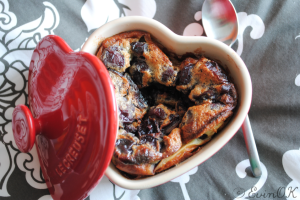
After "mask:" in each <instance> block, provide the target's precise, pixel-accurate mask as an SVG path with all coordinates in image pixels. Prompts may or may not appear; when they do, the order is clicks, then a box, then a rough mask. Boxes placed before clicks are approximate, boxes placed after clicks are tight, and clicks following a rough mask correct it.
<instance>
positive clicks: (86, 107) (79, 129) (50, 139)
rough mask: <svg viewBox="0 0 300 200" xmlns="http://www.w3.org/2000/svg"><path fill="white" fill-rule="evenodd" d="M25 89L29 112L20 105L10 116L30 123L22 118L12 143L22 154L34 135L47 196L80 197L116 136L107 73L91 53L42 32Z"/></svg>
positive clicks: (91, 183) (106, 158) (100, 172)
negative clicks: (21, 130)
mask: <svg viewBox="0 0 300 200" xmlns="http://www.w3.org/2000/svg"><path fill="white" fill-rule="evenodd" d="M28 87H29V96H28V99H29V105H30V111H31V113H32V115H31V114H30V113H29V114H28V112H29V111H28V110H26V108H25V109H20V106H18V107H16V110H15V111H14V115H15V116H20V117H19V118H17V119H21V118H22V119H29V120H27V121H30V122H32V124H30V123H27V122H26V123H25V121H26V120H23V121H24V123H23V124H26V125H24V127H25V128H24V130H28V134H27V132H26V131H23V132H24V133H23V132H22V133H23V135H25V136H26V137H25V136H20V133H21V132H20V131H19V134H18V132H17V131H15V130H17V128H14V129H15V130H14V136H15V137H16V136H19V138H26V141H25V140H20V139H18V140H17V139H16V143H17V145H18V147H22V145H23V146H24V148H20V150H23V151H24V152H26V151H29V150H30V149H31V147H32V144H31V143H29V142H28V141H30V139H31V140H32V138H35V144H36V147H37V151H38V155H39V160H40V164H41V168H42V172H43V176H44V179H45V181H46V183H47V186H48V189H49V191H50V193H51V195H52V197H53V199H60V200H64V199H72V200H73V199H74V200H76V199H84V198H85V197H86V196H87V195H88V193H89V192H90V191H91V190H92V189H93V188H94V187H95V186H96V185H97V184H98V182H99V181H100V179H101V177H102V176H103V174H104V172H105V170H106V168H107V167H108V165H109V163H110V160H111V156H112V153H113V149H114V144H115V139H116V134H117V128H118V125H117V123H118V121H117V120H118V118H117V107H116V103H115V96H114V88H113V85H112V83H111V80H110V77H109V74H108V72H107V70H106V68H105V66H104V65H103V64H102V62H101V61H100V60H99V59H98V58H97V57H95V56H93V55H91V54H89V53H84V52H73V51H72V49H70V47H69V46H68V45H67V44H66V43H65V42H64V40H63V39H61V38H60V37H58V36H47V37H45V38H43V39H42V40H41V41H40V42H39V44H38V45H37V47H36V49H35V50H34V52H33V55H32V60H31V63H30V67H29V78H28ZM32 117H33V118H34V119H33V118H32ZM15 121H16V120H15ZM15 121H14V120H13V127H16V126H17V125H16V123H15ZM19 121H20V120H19ZM18 130H20V129H19V128H18ZM25 133H26V134H27V135H26V134H25ZM35 135H36V136H35ZM28 138H29V140H28Z"/></svg>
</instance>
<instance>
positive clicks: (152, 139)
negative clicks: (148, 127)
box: [140, 135, 157, 147]
mask: <svg viewBox="0 0 300 200" xmlns="http://www.w3.org/2000/svg"><path fill="white" fill-rule="evenodd" d="M156 140H157V139H156V138H155V137H152V136H151V135H145V136H143V137H142V138H141V139H140V144H146V143H149V144H151V145H152V146H154V147H156Z"/></svg>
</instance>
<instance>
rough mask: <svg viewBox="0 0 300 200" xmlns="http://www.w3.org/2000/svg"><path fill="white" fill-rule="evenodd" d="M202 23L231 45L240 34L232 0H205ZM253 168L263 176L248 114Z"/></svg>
mask: <svg viewBox="0 0 300 200" xmlns="http://www.w3.org/2000/svg"><path fill="white" fill-rule="evenodd" d="M202 24H203V28H204V30H205V33H206V35H207V37H210V38H214V39H217V40H220V41H221V42H224V43H225V44H227V45H228V46H231V45H232V44H233V43H234V42H235V41H236V38H237V35H238V18H237V14H236V11H235V8H234V6H233V5H232V3H231V2H230V0H205V1H204V3H203V6H202ZM242 130H243V133H244V139H245V143H246V148H247V152H248V156H249V160H250V165H251V170H252V173H253V175H254V176H255V177H260V176H261V167H260V160H259V156H258V153H257V148H256V144H255V140H254V137H253V133H252V129H251V125H250V121H249V117H248V115H247V116H246V119H245V121H244V122H243V124H242Z"/></svg>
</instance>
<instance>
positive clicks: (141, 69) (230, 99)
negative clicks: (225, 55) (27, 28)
mask: <svg viewBox="0 0 300 200" xmlns="http://www.w3.org/2000/svg"><path fill="white" fill-rule="evenodd" d="M159 46H160V44H158V43H156V42H154V41H153V40H152V38H151V35H150V34H149V33H146V32H142V31H130V32H124V33H120V34H117V35H115V36H112V37H110V38H107V39H105V40H104V41H103V42H102V44H101V46H100V47H99V50H98V52H97V57H98V58H99V59H101V60H102V61H103V63H104V64H105V66H106V67H107V69H108V70H109V74H110V77H111V79H112V82H113V84H114V87H115V93H116V99H117V104H118V108H119V132H118V136H117V141H116V144H115V150H114V155H113V158H112V162H113V164H114V165H115V166H116V167H117V168H118V169H119V170H121V171H122V172H123V173H124V174H125V175H127V176H130V177H131V178H132V177H133V178H137V177H142V176H147V175H154V174H155V173H159V172H162V171H164V170H166V169H168V168H170V167H173V166H175V165H176V164H178V163H180V162H182V161H183V160H185V159H187V158H189V157H190V156H192V155H194V154H195V153H197V152H198V151H200V149H201V146H203V145H204V144H205V143H207V142H208V141H209V140H210V139H211V137H212V136H213V135H214V134H215V133H217V132H218V131H219V130H220V129H221V128H222V127H224V126H225V125H226V123H227V122H228V120H229V119H230V117H231V116H232V114H233V110H234V108H235V107H236V105H237V93H236V90H235V86H234V84H233V83H231V82H230V81H229V79H228V77H227V76H226V74H225V72H224V70H223V69H222V68H221V67H220V66H219V64H218V63H217V62H215V61H212V60H210V59H208V58H205V57H203V56H201V55H191V56H185V58H183V57H181V56H177V55H176V56H174V55H172V56H167V55H166V53H164V52H163V51H162V49H161V48H159ZM171 60H172V61H171Z"/></svg>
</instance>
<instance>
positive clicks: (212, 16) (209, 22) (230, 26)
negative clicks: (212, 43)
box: [202, 0, 238, 46]
mask: <svg viewBox="0 0 300 200" xmlns="http://www.w3.org/2000/svg"><path fill="white" fill-rule="evenodd" d="M202 23H203V27H204V30H205V33H206V35H207V37H210V38H214V39H216V40H219V41H221V42H224V43H225V44H227V45H228V46H231V45H232V44H233V43H234V42H235V41H236V38H237V35H238V18H237V15H236V11H235V8H234V6H233V5H232V3H231V2H230V1H229V0H206V1H204V3H203V6H202Z"/></svg>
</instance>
